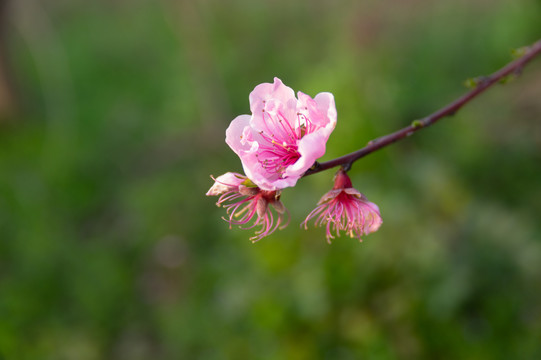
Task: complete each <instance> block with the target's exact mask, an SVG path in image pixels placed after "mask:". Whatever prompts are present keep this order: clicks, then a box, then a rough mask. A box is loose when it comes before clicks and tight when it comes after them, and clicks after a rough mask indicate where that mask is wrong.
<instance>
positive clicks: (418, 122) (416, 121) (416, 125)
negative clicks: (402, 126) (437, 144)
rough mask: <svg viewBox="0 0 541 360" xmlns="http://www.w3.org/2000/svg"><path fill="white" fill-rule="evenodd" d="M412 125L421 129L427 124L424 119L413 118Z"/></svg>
mask: <svg viewBox="0 0 541 360" xmlns="http://www.w3.org/2000/svg"><path fill="white" fill-rule="evenodd" d="M411 126H412V127H413V128H414V129H420V128H422V127H423V126H425V125H424V124H423V121H422V120H413V121H412V122H411Z"/></svg>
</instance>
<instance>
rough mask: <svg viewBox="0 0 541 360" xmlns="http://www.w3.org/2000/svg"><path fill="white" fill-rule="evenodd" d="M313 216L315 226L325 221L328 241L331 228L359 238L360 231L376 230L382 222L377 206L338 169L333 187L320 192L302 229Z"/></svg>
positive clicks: (369, 231) (331, 232) (337, 232)
mask: <svg viewBox="0 0 541 360" xmlns="http://www.w3.org/2000/svg"><path fill="white" fill-rule="evenodd" d="M316 216H317V219H316V221H315V225H316V226H323V225H324V224H325V225H326V230H327V242H329V243H330V242H331V239H334V236H333V232H334V233H335V234H336V236H340V231H345V232H346V234H348V235H349V236H350V237H356V238H358V239H359V240H361V241H362V239H361V236H362V235H367V234H369V233H371V232H374V231H376V230H378V229H379V227H380V225H381V223H382V220H381V215H380V213H379V208H378V206H377V205H376V204H374V203H371V202H370V201H368V200H367V199H366V197H365V196H364V195H363V194H361V193H360V192H359V191H358V190H357V189H354V188H353V187H352V183H351V180H350V178H349V176H348V175H347V174H346V172H345V171H344V170H342V169H341V170H339V171H338V173H337V174H336V178H335V183H334V187H333V189H332V190H331V191H329V192H328V193H326V194H325V195H323V197H322V198H321V200H319V202H318V206H317V207H316V208H315V209H314V210H313V211H312V212H311V213H310V214H308V216H307V217H306V220H304V222H303V224H304V228H305V229H307V228H308V225H307V224H308V221H310V220H311V219H312V218H315V217H316ZM331 227H332V229H331Z"/></svg>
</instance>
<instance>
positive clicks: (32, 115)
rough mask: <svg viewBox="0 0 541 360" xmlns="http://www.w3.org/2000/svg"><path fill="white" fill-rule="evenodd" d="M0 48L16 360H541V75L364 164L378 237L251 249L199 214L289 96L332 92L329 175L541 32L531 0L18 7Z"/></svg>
mask: <svg viewBox="0 0 541 360" xmlns="http://www.w3.org/2000/svg"><path fill="white" fill-rule="evenodd" d="M8 5H9V12H8V14H9V17H8V18H7V19H8V23H7V26H5V27H4V28H5V29H6V33H5V34H4V36H5V39H6V42H5V45H6V46H5V47H4V48H3V49H2V51H3V52H5V53H4V54H3V55H5V57H6V58H7V59H8V67H9V69H10V73H9V75H10V79H11V83H12V85H13V88H14V93H15V95H16V98H17V99H18V102H17V106H16V107H15V110H14V111H12V112H10V113H8V112H6V113H5V114H2V115H1V116H2V119H3V120H2V122H1V123H0V359H82V360H84V359H89V360H90V359H105V358H109V359H130V360H137V359H181V358H182V359H249V358H251V359H359V358H367V359H399V358H407V359H413V358H415V359H435V358H436V359H510V358H512V359H536V358H541V290H540V284H541V222H540V221H539V214H540V213H541V186H540V178H541V155H540V154H541V122H540V121H539V120H540V118H541V102H540V101H539V99H540V94H541V63H540V62H539V60H537V61H536V62H534V63H532V64H531V65H530V66H529V67H528V68H527V69H526V70H525V72H524V74H523V76H522V77H521V78H519V79H518V80H516V81H514V82H511V83H509V84H506V85H505V86H500V87H497V88H495V89H492V90H490V91H489V92H488V93H487V94H485V95H483V97H481V98H479V99H477V100H475V101H474V102H473V103H471V104H469V105H468V106H467V107H466V108H464V109H463V110H461V111H460V112H459V113H458V114H457V115H456V116H455V117H453V118H449V119H445V120H443V121H442V122H441V123H439V124H437V125H435V126H434V127H433V128H430V129H426V130H423V131H421V132H419V133H418V134H416V135H415V136H413V137H412V138H410V139H406V140H404V141H402V142H400V143H398V144H395V145H393V146H391V147H389V148H386V149H384V150H382V151H379V152H377V153H374V154H372V155H370V156H369V157H367V158H365V159H363V160H361V161H359V162H358V163H356V164H355V166H354V167H353V169H352V171H351V172H350V174H351V176H352V179H353V181H354V184H355V186H356V187H357V188H358V189H359V190H360V191H362V192H363V193H365V194H366V195H367V197H368V198H369V199H370V200H371V201H374V202H376V203H377V204H378V205H379V206H380V208H381V210H382V215H383V218H384V224H383V226H382V228H381V229H380V231H379V232H377V233H375V234H372V235H370V236H368V237H366V238H365V241H364V242H363V243H361V244H359V243H358V242H357V241H355V240H352V239H349V238H347V237H342V238H339V239H337V240H336V241H335V242H334V243H333V244H332V245H330V246H329V245H328V244H327V243H326V242H325V238H324V231H322V230H321V229H310V230H308V231H304V230H301V229H299V228H298V225H297V224H298V223H300V222H301V221H302V220H303V218H304V216H306V214H307V213H308V212H309V211H310V210H311V208H312V207H313V206H314V205H315V203H316V202H317V200H318V199H319V197H320V196H321V195H322V194H323V193H324V192H326V191H327V190H328V189H329V188H330V186H331V178H332V173H331V172H326V173H322V174H318V175H314V176H311V177H308V178H306V179H303V180H301V181H300V182H299V184H298V186H297V187H296V188H295V189H287V190H285V191H284V193H283V201H284V203H285V205H286V206H287V207H288V208H289V210H290V212H291V214H292V223H291V225H290V226H289V227H288V228H287V229H285V230H282V231H280V232H277V233H275V234H274V235H272V236H271V237H269V238H266V239H264V240H262V241H261V242H259V243H257V244H255V245H252V244H251V243H250V242H249V241H248V237H249V236H250V234H248V233H247V232H245V231H241V230H237V229H233V230H228V226H227V224H226V223H225V222H223V221H222V220H220V217H221V216H222V214H223V210H222V209H219V208H216V207H215V206H214V200H215V199H210V198H205V197H204V193H205V191H206V190H207V189H208V188H209V187H210V185H211V180H210V179H209V177H208V175H209V174H214V175H220V174H222V173H224V172H226V171H241V166H240V162H239V160H238V159H237V158H236V156H235V155H234V153H233V152H231V151H230V150H229V149H228V148H227V146H226V145H225V143H224V142H223V139H224V131H225V129H226V127H227V126H228V124H229V122H230V121H231V119H233V118H234V117H235V116H237V115H239V114H243V113H247V112H248V111H249V107H248V94H249V92H250V91H251V90H252V89H253V87H254V86H255V85H256V84H258V83H261V82H271V81H272V78H273V77H274V76H278V77H280V78H281V79H282V80H283V81H284V82H285V83H286V84H287V85H289V86H291V87H293V89H295V90H302V91H303V92H305V93H308V94H310V95H312V96H313V95H315V94H316V93H318V92H321V91H330V92H332V93H334V95H335V98H336V102H337V109H338V114H339V118H338V125H337V128H336V130H335V132H334V134H333V135H332V137H331V139H330V141H329V144H328V151H327V154H326V156H325V158H324V159H323V160H325V159H330V158H332V157H335V156H339V155H342V154H344V153H346V152H349V151H353V150H356V149H357V148H359V147H361V146H363V145H364V144H365V143H366V142H367V141H369V140H370V139H372V138H375V137H378V136H381V135H384V134H386V133H388V132H390V131H394V130H395V129H397V128H399V127H402V126H404V125H406V124H409V123H410V122H411V121H412V120H413V119H416V118H419V117H422V116H424V115H427V114H429V113H430V112H432V111H434V110H436V109H437V108H439V107H441V106H443V105H444V104H446V103H447V102H449V101H450V100H452V99H453V98H454V97H456V96H458V95H459V94H461V93H462V92H464V91H465V89H464V88H463V87H462V85H461V83H462V82H463V81H464V80H465V79H466V78H468V77H473V76H477V75H482V74H486V73H489V72H492V71H494V70H496V69H497V68H498V67H500V66H502V65H503V64H505V63H506V62H507V61H509V60H510V50H511V49H512V48H516V47H519V46H522V45H526V44H529V43H531V42H533V41H535V40H536V37H539V34H540V33H541V32H540V30H541V26H540V21H539V19H540V18H541V3H540V2H539V1H534V0H495V1H486V0H475V1H472V0H469V1H466V0H460V1H450V0H449V1H447V0H446V1H427V0H411V1H400V0H392V1H376V0H363V1H353V0H349V1H347V0H345V1H336V2H334V1H323V0H315V1H306V2H304V1H303V2H296V1H286V0H276V1H248V0H235V1H219V0H205V1H203V0H200V1H184V0H181V1H166V0H162V1H149V0H130V1H127V0H123V1H121V0H115V1H105V0H100V1H83V0H75V1H65V0H64V1H63V0H51V1H47V2H41V1H37V0H25V1H19V0H14V1H11V3H8Z"/></svg>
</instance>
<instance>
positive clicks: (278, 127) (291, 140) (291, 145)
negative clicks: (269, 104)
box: [257, 110, 306, 177]
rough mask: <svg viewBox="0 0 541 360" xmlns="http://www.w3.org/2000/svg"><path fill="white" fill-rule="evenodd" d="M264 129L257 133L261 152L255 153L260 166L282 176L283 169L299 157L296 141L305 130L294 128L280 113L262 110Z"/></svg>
mask: <svg viewBox="0 0 541 360" xmlns="http://www.w3.org/2000/svg"><path fill="white" fill-rule="evenodd" d="M263 123H264V125H265V130H261V131H260V132H259V134H260V135H261V137H262V138H263V141H261V142H260V143H259V149H260V150H261V152H260V153H259V154H258V155H257V156H258V159H259V162H260V164H261V166H263V168H264V169H265V170H267V171H268V172H270V173H276V174H278V175H279V176H280V177H282V176H283V174H284V172H285V169H286V168H287V167H288V166H290V165H293V164H295V163H296V162H297V160H298V159H299V158H300V157H301V155H300V154H299V152H298V146H297V141H298V140H300V139H301V138H302V137H303V136H304V135H305V134H306V131H303V130H302V128H301V127H299V129H297V130H295V129H294V128H293V127H292V126H291V124H290V123H289V122H288V121H287V119H286V118H285V117H284V116H283V115H282V114H281V113H280V112H278V113H276V114H275V115H272V114H270V113H269V112H265V110H263Z"/></svg>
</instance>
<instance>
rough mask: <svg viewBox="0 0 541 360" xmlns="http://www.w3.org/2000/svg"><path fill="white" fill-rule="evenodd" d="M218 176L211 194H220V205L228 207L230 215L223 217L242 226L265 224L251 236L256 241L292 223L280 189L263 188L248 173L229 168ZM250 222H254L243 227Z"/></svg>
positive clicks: (208, 194)
mask: <svg viewBox="0 0 541 360" xmlns="http://www.w3.org/2000/svg"><path fill="white" fill-rule="evenodd" d="M214 180H215V183H214V185H212V187H211V188H210V190H209V191H208V192H207V196H216V195H220V198H219V199H218V202H217V203H216V205H218V206H223V207H224V208H225V209H226V210H227V215H228V216H227V218H223V219H224V220H225V221H227V222H229V227H230V228H231V226H232V225H239V226H241V228H242V229H253V228H254V227H257V226H261V228H260V229H258V230H257V231H256V232H255V235H254V236H252V237H251V238H250V240H252V242H256V241H258V240H261V239H262V238H264V237H265V236H268V235H270V234H272V233H273V232H274V231H276V229H283V228H284V227H286V226H287V225H288V224H289V214H287V219H284V217H285V214H286V213H287V210H286V208H285V207H284V205H283V204H282V202H281V201H280V192H279V191H268V190H261V189H260V188H258V187H256V186H255V185H254V184H253V183H252V181H250V179H248V178H247V177H246V176H243V175H241V174H237V173H231V172H229V173H226V174H224V175H221V176H218V178H216V179H214ZM269 205H271V206H269ZM273 212H275V213H276V214H273ZM252 222H253V223H252ZM248 223H252V224H251V225H248V226H247V227H242V226H243V225H246V224H248Z"/></svg>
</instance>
